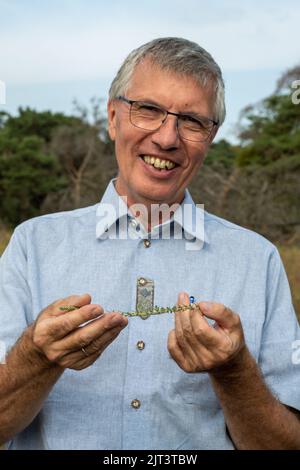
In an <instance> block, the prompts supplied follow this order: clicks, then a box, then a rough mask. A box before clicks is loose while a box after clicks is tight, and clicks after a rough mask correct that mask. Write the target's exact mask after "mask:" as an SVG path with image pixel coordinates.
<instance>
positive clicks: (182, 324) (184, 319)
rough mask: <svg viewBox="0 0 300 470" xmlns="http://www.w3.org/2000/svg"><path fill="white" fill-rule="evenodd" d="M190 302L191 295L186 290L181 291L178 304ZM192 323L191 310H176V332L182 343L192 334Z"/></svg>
mask: <svg viewBox="0 0 300 470" xmlns="http://www.w3.org/2000/svg"><path fill="white" fill-rule="evenodd" d="M187 304H189V296H188V294H187V293H186V292H180V293H179V295H178V301H177V305H187ZM192 331H193V330H192V325H191V320H190V312H189V310H181V311H179V312H175V332H176V336H177V338H178V340H179V342H180V344H181V342H183V341H185V340H186V339H187V338H188V337H189V336H191V334H192Z"/></svg>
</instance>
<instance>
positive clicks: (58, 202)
mask: <svg viewBox="0 0 300 470" xmlns="http://www.w3.org/2000/svg"><path fill="white" fill-rule="evenodd" d="M299 71H300V67H295V68H293V69H291V70H288V71H287V72H286V73H285V74H284V75H283V76H282V77H281V78H280V80H279V81H278V84H277V88H276V90H275V91H274V92H273V93H272V94H271V95H270V96H268V97H266V98H265V99H264V100H263V101H261V102H260V103H256V104H254V105H250V106H248V107H247V108H246V109H244V110H243V111H242V113H241V118H240V122H239V123H238V137H239V144H238V145H232V144H231V143H229V142H228V141H226V140H221V141H219V142H217V143H215V144H213V145H212V147H211V150H210V152H209V154H208V156H207V158H206V162H205V164H204V166H203V167H202V169H201V171H200V172H199V174H198V176H197V177H196V178H195V179H194V181H193V183H192V184H191V186H190V190H191V192H192V194H193V197H194V199H195V201H196V202H198V203H204V204H205V208H206V210H208V211H209V212H213V213H215V214H217V215H219V216H221V217H224V218H226V219H228V220H231V221H233V222H234V223H237V224H239V225H242V226H245V227H248V228H250V229H252V230H255V231H257V232H259V233H261V234H262V235H264V236H265V237H267V238H269V239H270V240H271V241H273V242H274V243H276V244H277V246H278V248H279V250H280V253H281V255H282V259H283V261H284V263H285V266H286V269H287V273H288V276H289V279H290V282H291V286H292V291H293V299H294V304H295V307H296V310H297V312H298V314H299V315H300V269H299V268H300V184H299V182H300V105H295V104H293V103H292V100H291V92H292V91H293V90H292V89H291V87H290V85H291V82H292V81H293V80H294V79H296V78H297V77H298V76H299ZM100 109H101V103H100V102H97V101H96V100H92V101H91V106H90V108H89V109H86V108H83V107H80V106H79V105H78V104H76V103H75V108H74V115H73V116H65V115H63V114H60V113H52V112H50V111H46V112H37V111H35V110H33V109H29V108H26V109H22V108H20V109H19V112H18V115H17V116H11V115H9V114H8V113H5V112H0V253H1V252H2V250H3V249H4V247H5V246H6V244H7V242H8V240H9V238H10V234H11V231H12V230H13V228H14V227H15V226H16V225H17V224H19V223H20V222H22V221H23V220H26V219H28V218H30V217H34V216H37V215H40V214H44V213H48V212H55V211H60V210H69V209H73V208H76V207H83V206H86V205H90V204H94V203H96V202H97V201H99V199H100V198H101V195H102V193H103V191H104V189H105V187H106V185H107V183H108V181H109V180H110V179H111V178H112V177H113V176H115V175H116V172H117V166H116V162H115V157H114V149H113V145H112V143H111V142H110V141H109V139H108V136H107V132H106V120H105V117H104V115H103V113H102V112H101V111H100Z"/></svg>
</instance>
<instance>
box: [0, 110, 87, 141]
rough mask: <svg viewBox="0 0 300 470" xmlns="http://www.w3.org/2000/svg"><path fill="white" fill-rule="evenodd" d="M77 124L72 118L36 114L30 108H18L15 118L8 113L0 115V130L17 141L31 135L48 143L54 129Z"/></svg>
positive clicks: (36, 112) (48, 113)
mask: <svg viewBox="0 0 300 470" xmlns="http://www.w3.org/2000/svg"><path fill="white" fill-rule="evenodd" d="M78 122H80V119H79V118H76V117H74V116H65V115H64V114H62V113H52V112H51V111H43V112H38V111H35V110H33V109H30V108H25V109H24V108H19V110H18V115H17V116H10V115H9V114H8V113H1V114H0V129H1V128H2V129H5V132H6V133H7V134H8V136H9V137H10V138H12V139H17V140H19V139H22V138H24V137H28V136H30V135H32V136H38V137H39V138H40V139H43V140H44V142H47V143H48V142H50V140H51V137H52V132H53V130H54V129H55V128H57V127H58V126H61V125H68V124H69V125H73V124H76V123H78Z"/></svg>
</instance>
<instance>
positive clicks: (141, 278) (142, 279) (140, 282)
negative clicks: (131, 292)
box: [139, 277, 147, 286]
mask: <svg viewBox="0 0 300 470" xmlns="http://www.w3.org/2000/svg"><path fill="white" fill-rule="evenodd" d="M146 282H147V281H146V279H144V278H143V277H140V278H139V285H140V286H144V285H145V284H146Z"/></svg>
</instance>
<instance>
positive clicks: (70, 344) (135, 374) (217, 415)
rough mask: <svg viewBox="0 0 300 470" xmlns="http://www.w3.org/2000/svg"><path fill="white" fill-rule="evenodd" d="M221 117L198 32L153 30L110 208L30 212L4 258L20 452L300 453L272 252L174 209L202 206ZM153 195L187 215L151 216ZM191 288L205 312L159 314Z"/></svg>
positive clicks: (219, 84) (280, 278)
mask: <svg viewBox="0 0 300 470" xmlns="http://www.w3.org/2000/svg"><path fill="white" fill-rule="evenodd" d="M224 117H225V106H224V85H223V80H222V75H221V71H220V69H219V67H218V66H217V64H216V63H215V62H214V60H213V59H212V57H211V56H210V55H209V54H208V53H207V52H206V51H205V50H203V49H202V48H201V47H199V46H198V45H197V44H195V43H192V42H190V41H187V40H184V39H178V38H163V39H157V40H154V41H152V42H150V43H147V44H145V45H143V46H141V47H140V48H138V49H136V50H135V51H133V52H132V53H131V54H130V55H129V56H128V57H127V59H126V60H125V62H124V64H123V65H122V67H121V68H120V70H119V72H118V74H117V76H116V78H115V79H114V81H113V83H112V86H111V89H110V98H109V102H108V122H109V134H110V137H111V138H112V139H113V140H114V141H115V148H116V158H117V161H118V167H119V173H118V176H117V178H116V179H115V180H113V181H111V182H110V185H109V186H108V188H107V190H106V192H105V194H104V196H103V198H102V201H101V203H100V204H99V205H96V206H93V207H89V208H85V209H79V210H75V211H71V212H67V213H59V214H52V215H48V216H43V217H38V218H36V219H32V220H30V221H27V222H25V223H23V224H21V225H20V226H19V227H18V228H17V229H16V231H15V233H14V235H13V237H12V240H11V242H10V244H9V246H8V248H7V250H6V252H5V254H4V255H3V257H2V259H1V274H0V276H1V278H0V282H1V291H0V304H1V315H0V317H1V339H2V341H5V343H6V344H7V347H8V348H11V349H10V350H9V352H8V354H7V357H6V364H3V365H2V366H1V369H0V390H1V395H0V397H1V399H0V416H1V418H0V436H1V442H5V441H9V444H8V445H9V447H10V448H12V449H24V448H25V449H38V448H42V449H45V448H46V449H76V448H81V449H233V448H238V449H299V448H300V423H299V420H298V415H297V410H299V409H300V392H299V390H300V387H299V378H300V374H299V370H300V368H299V365H297V364H296V362H297V361H293V359H292V357H293V344H296V343H294V341H295V340H297V339H299V338H300V335H299V326H298V323H297V320H296V317H295V312H294V310H293V307H292V302H291V297H290V291H289V287H288V282H287V279H286V276H285V272H284V269H283V267H282V263H281V261H280V258H279V255H278V252H277V250H276V248H275V247H274V246H273V245H272V244H271V243H269V242H268V241H267V240H265V239H264V238H263V237H261V236H259V235H257V234H255V233H253V232H251V231H249V230H246V229H243V228H241V227H238V226H236V225H234V224H231V223H229V222H227V221H225V220H223V219H220V218H218V217H215V216H213V215H211V214H207V213H205V214H204V231H203V230H202V229H201V227H199V223H198V226H196V227H195V226H194V225H193V223H192V220H191V217H178V213H180V210H181V212H184V211H182V209H183V210H185V209H186V208H187V207H192V215H193V218H194V216H195V215H197V213H199V209H198V208H196V206H195V205H194V203H193V201H192V199H191V197H190V195H189V193H188V191H187V190H186V188H187V185H188V184H189V182H190V181H191V179H192V177H193V176H194V175H195V174H196V172H197V170H198V169H199V168H200V166H201V164H202V163H203V161H204V158H205V155H206V153H207V151H208V148H209V145H210V143H211V142H212V140H213V138H214V136H215V135H216V132H217V130H218V127H219V126H220V125H221V124H222V122H223V120H224ZM121 196H122V197H123V199H122V198H121ZM157 204H158V205H161V204H167V205H168V207H169V208H171V207H173V205H175V206H174V207H175V209H174V211H173V214H172V215H170V217H169V218H166V217H160V219H159V224H154V223H153V218H154V217H152V216H151V209H152V207H156V209H155V210H154V212H153V214H154V215H155V216H156V215H157ZM176 204H177V206H176ZM137 205H138V207H139V208H140V210H137ZM109 207H110V208H113V209H114V210H115V212H113V213H112V214H113V215H110V216H109V217H107V218H106V221H108V223H107V224H106V225H104V224H103V223H102V222H103V217H102V219H101V216H103V210H102V209H103V208H105V209H107V208H109ZM176 207H177V209H176ZM117 209H118V210H117ZM158 212H159V211H158ZM200 212H201V211H200ZM184 215H185V212H184ZM96 227H97V236H95V228H96ZM165 227H168V228H169V229H170V237H169V238H168V237H163V236H162V235H163V228H165ZM183 233H184V235H185V236H184V237H183V236H182V237H180V236H179V235H180V234H181V235H182V234H183ZM199 241H200V243H198V244H197V242H199ZM194 243H196V245H193V244H194ZM192 245H193V246H196V247H198V249H193V247H192ZM200 248H201V249H200ZM83 292H87V294H83V295H81V294H82V293H83ZM189 296H193V297H195V300H196V302H197V303H196V307H197V308H196V309H192V308H185V307H183V308H182V310H181V311H177V312H176V313H173V314H170V313H165V314H160V315H149V310H150V313H151V310H152V309H153V308H154V303H155V304H157V305H158V306H162V307H166V306H172V305H174V303H176V301H177V303H178V304H179V305H187V304H189ZM57 299H59V300H57ZM92 301H93V303H91V302H92ZM47 305H48V307H47ZM72 306H75V307H77V308H75V307H74V310H71V311H68V309H67V308H68V307H70V308H72ZM135 310H138V311H141V310H143V314H141V315H140V316H135V317H129V318H126V317H125V316H124V315H122V314H121V313H120V312H128V311H135ZM111 311H112V313H111ZM145 311H146V312H145ZM40 312H41V313H40ZM108 312H110V313H108ZM18 337H19V339H18V340H17V338H18ZM16 340H17V341H16ZM15 342H16V343H15ZM14 343H15V344H14Z"/></svg>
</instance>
